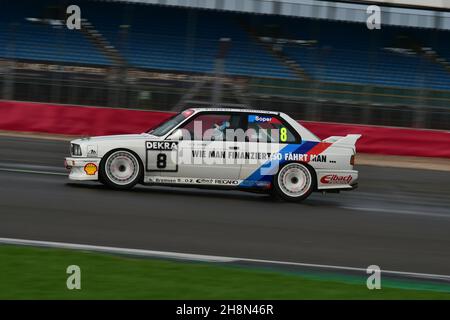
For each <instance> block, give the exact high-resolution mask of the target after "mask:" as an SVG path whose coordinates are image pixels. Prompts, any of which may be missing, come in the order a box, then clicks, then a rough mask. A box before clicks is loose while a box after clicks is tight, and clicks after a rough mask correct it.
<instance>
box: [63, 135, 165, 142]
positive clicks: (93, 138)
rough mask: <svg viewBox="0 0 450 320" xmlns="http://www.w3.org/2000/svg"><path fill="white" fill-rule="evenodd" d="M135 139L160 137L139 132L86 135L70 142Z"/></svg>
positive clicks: (157, 138)
mask: <svg viewBox="0 0 450 320" xmlns="http://www.w3.org/2000/svg"><path fill="white" fill-rule="evenodd" d="M137 139H154V140H160V139H161V137H157V136H154V135H151V134H148V133H140V134H117V135H110V136H96V137H87V138H81V139H76V140H73V141H71V142H72V143H77V144H80V143H99V142H103V141H114V140H137Z"/></svg>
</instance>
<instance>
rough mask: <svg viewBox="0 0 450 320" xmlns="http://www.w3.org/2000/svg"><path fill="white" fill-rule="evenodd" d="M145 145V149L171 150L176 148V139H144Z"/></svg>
mask: <svg viewBox="0 0 450 320" xmlns="http://www.w3.org/2000/svg"><path fill="white" fill-rule="evenodd" d="M145 146H146V148H147V150H162V151H171V150H176V149H177V147H178V141H170V142H169V141H146V142H145Z"/></svg>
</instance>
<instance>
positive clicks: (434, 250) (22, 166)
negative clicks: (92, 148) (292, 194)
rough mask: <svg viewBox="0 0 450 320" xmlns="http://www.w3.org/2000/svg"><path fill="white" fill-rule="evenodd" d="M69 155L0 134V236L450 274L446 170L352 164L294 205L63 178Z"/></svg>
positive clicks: (449, 179)
mask: <svg viewBox="0 0 450 320" xmlns="http://www.w3.org/2000/svg"><path fill="white" fill-rule="evenodd" d="M67 152H68V143H67V142H63V141H50V140H39V139H31V138H12V137H0V237H3V238H20V239H30V240H42V241H57V242H69V243H79V244H89V245H99V246H114V247H124V248H135V249H147V250H160V251H173V252H183V253H193V254H204V255H216V256H229V257H241V258H251V259H267V260H277V261H287V262H301V263H312V264H326V265H338V266H350V267H357V268H366V267H367V266H369V265H378V266H380V267H381V268H382V269H386V270H396V271H403V272H418V273H433V274H440V275H450V173H449V172H440V171H430V170H411V169H398V168H385V167H375V166H374V167H370V166H359V167H358V166H357V169H358V170H360V180H359V185H360V187H359V189H357V190H355V191H351V192H341V193H340V194H326V195H322V194H320V193H315V194H313V195H312V196H311V197H310V198H309V199H307V200H306V201H304V202H303V203H299V204H297V203H284V202H273V201H272V200H271V199H270V198H269V197H267V196H265V195H258V194H251V193H245V192H239V191H208V190H201V189H187V188H169V187H146V186H138V187H136V188H135V189H133V190H131V191H113V190H109V189H106V188H105V187H103V186H102V185H101V184H99V183H94V182H70V181H69V180H68V179H67V177H66V176H64V175H61V174H59V175H55V174H51V173H64V172H65V170H64V169H63V168H62V166H63V158H64V157H65V156H67ZM34 171H39V172H47V173H32V172H34Z"/></svg>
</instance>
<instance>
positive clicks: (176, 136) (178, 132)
mask: <svg viewBox="0 0 450 320" xmlns="http://www.w3.org/2000/svg"><path fill="white" fill-rule="evenodd" d="M167 139H169V140H177V141H180V140H183V131H181V129H177V130H175V131H174V132H173V133H172V134H171V135H170V136H169V137H168V138H167Z"/></svg>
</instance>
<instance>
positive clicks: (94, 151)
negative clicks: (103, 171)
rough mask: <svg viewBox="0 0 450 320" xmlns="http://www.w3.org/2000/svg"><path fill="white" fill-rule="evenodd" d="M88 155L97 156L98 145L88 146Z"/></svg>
mask: <svg viewBox="0 0 450 320" xmlns="http://www.w3.org/2000/svg"><path fill="white" fill-rule="evenodd" d="M87 150H88V151H87V156H88V157H96V156H97V147H96V146H88V148H87Z"/></svg>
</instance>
